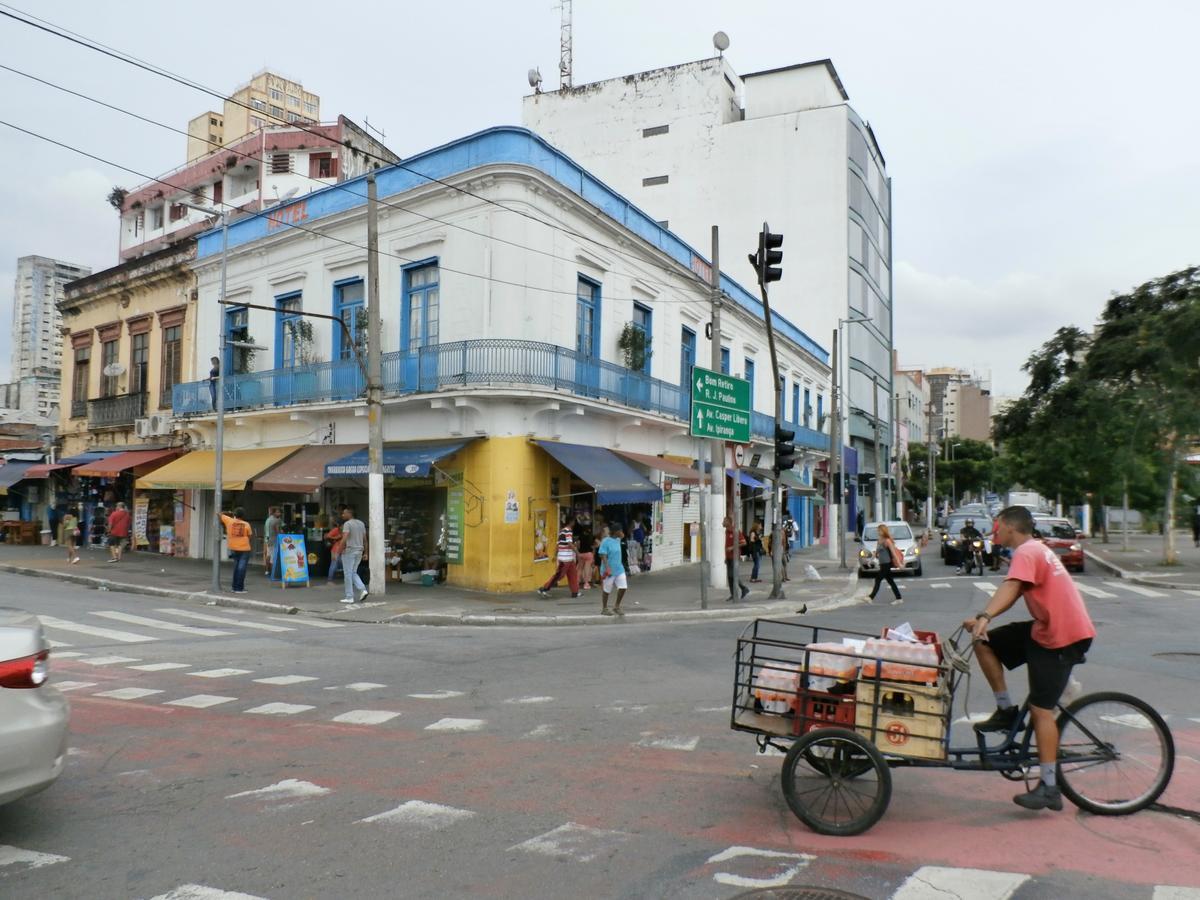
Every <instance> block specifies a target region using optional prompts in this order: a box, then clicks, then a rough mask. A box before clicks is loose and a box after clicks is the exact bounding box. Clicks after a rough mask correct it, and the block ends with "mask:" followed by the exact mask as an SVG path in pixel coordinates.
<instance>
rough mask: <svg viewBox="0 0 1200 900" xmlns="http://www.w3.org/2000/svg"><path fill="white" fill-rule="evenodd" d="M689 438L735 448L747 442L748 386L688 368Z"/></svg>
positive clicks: (725, 377)
mask: <svg viewBox="0 0 1200 900" xmlns="http://www.w3.org/2000/svg"><path fill="white" fill-rule="evenodd" d="M691 430H692V435H693V436H694V437H701V438H712V439H713V440H718V441H733V442H734V443H738V444H745V443H749V441H750V382H748V381H747V380H746V379H745V378H734V377H733V376H732V375H723V374H722V373H720V372H713V371H712V370H711V369H702V368H700V367H699V366H693V367H692V429H691Z"/></svg>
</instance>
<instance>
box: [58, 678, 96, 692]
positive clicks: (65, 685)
mask: <svg viewBox="0 0 1200 900" xmlns="http://www.w3.org/2000/svg"><path fill="white" fill-rule="evenodd" d="M50 684H52V685H54V686H55V687H56V688H58V689H59V690H60V691H77V690H79V689H80V688H85V687H95V686H96V682H94V681H53V680H52V681H51V682H50Z"/></svg>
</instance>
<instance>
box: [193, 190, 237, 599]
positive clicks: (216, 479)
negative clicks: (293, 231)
mask: <svg viewBox="0 0 1200 900" xmlns="http://www.w3.org/2000/svg"><path fill="white" fill-rule="evenodd" d="M193 208H194V207H193ZM219 215H220V216H221V293H220V296H219V297H218V304H217V331H218V334H219V336H218V339H217V360H218V362H217V410H216V412H217V446H216V451H217V452H216V460H215V462H214V467H213V469H214V471H213V517H212V521H213V558H212V584H211V585H210V588H211V590H212V592H213V593H214V594H219V593H220V592H221V532H222V528H223V526H222V523H221V504H222V502H223V501H224V497H223V488H224V485H223V483H222V482H223V481H224V474H225V342H226V334H225V283H226V276H227V274H228V272H229V213H227V212H221V213H220V214H219Z"/></svg>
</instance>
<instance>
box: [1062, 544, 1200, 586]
mask: <svg viewBox="0 0 1200 900" xmlns="http://www.w3.org/2000/svg"><path fill="white" fill-rule="evenodd" d="M1083 555H1084V556H1086V557H1087V558H1088V559H1090V560H1091V561H1092V562H1093V563H1095V565H1096V567H1097V568H1100V569H1103V570H1104V571H1105V572H1108V573H1109V574H1110V575H1113V576H1115V577H1116V578H1120V579H1121V580H1122V581H1130V582H1132V583H1133V584H1140V585H1141V586H1142V587H1151V588H1169V589H1172V590H1177V591H1193V590H1198V589H1200V585H1197V584H1179V583H1172V582H1170V581H1165V580H1160V579H1157V578H1146V577H1144V576H1141V575H1138V574H1137V573H1135V572H1130V571H1129V570H1128V569H1122V568H1121V567H1120V566H1118V565H1116V564H1115V563H1112V562H1109V561H1108V560H1107V559H1105V558H1104V557H1102V556H1099V555H1098V554H1096V553H1093V552H1092V551H1091V550H1084V551H1083Z"/></svg>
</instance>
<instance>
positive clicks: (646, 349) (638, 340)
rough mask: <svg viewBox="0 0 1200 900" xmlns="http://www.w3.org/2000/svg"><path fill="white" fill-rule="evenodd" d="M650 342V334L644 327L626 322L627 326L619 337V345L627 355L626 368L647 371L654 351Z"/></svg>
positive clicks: (623, 353) (625, 355) (624, 354)
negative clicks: (647, 365)
mask: <svg viewBox="0 0 1200 900" xmlns="http://www.w3.org/2000/svg"><path fill="white" fill-rule="evenodd" d="M650 343H651V339H650V335H648V334H646V332H645V330H644V329H643V328H640V327H639V326H637V325H635V324H634V323H633V322H626V323H625V327H624V328H622V329H621V336H620V337H619V338H617V346H618V347H619V348H620V350H621V353H622V355H623V356H624V357H625V368H627V369H631V370H633V371H634V372H643V371H645V369H646V363H647V362H649V361H650V356H651V352H652V351H651V349H650Z"/></svg>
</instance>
